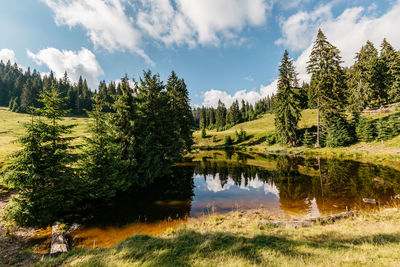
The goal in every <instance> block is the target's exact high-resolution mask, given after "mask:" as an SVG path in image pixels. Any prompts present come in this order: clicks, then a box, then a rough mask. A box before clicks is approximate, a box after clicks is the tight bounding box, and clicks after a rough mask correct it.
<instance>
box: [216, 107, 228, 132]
mask: <svg viewBox="0 0 400 267" xmlns="http://www.w3.org/2000/svg"><path fill="white" fill-rule="evenodd" d="M225 122H226V108H225V105H224V103H222V102H221V100H218V107H217V110H216V112H215V123H216V126H217V128H218V129H220V128H222V127H224V126H225Z"/></svg>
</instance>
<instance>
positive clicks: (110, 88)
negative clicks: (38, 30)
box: [0, 61, 122, 115]
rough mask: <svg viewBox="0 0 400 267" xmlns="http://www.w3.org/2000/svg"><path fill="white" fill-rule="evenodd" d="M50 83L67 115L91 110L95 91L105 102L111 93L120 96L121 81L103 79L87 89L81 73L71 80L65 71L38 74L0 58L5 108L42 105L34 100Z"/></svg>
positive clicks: (1, 99)
mask: <svg viewBox="0 0 400 267" xmlns="http://www.w3.org/2000/svg"><path fill="white" fill-rule="evenodd" d="M52 84H54V85H55V86H56V87H57V90H58V91H59V92H60V96H61V97H63V98H64V102H65V107H66V108H67V109H68V110H69V112H68V114H70V115H85V114H86V113H85V110H91V108H92V105H93V101H92V97H93V95H95V94H97V93H98V94H99V97H100V99H101V100H102V101H103V102H104V103H107V104H109V105H112V104H113V103H114V98H115V97H114V96H115V95H122V89H121V86H122V84H121V83H117V84H116V83H115V82H110V83H109V84H107V83H106V82H105V81H104V80H103V81H101V82H100V83H99V87H98V88H97V89H95V88H92V89H95V90H90V88H89V87H88V84H87V82H86V79H85V78H83V77H82V76H80V77H79V79H78V82H76V83H72V82H71V80H70V79H69V77H68V73H67V72H65V73H64V75H63V77H62V78H60V79H57V78H56V77H55V75H54V73H53V72H52V71H51V72H50V73H49V74H46V75H43V76H42V75H40V73H39V72H38V71H36V70H33V71H31V69H30V68H28V69H27V70H25V71H24V70H23V69H22V68H20V67H18V65H17V63H14V64H11V62H10V61H8V62H7V63H6V64H4V62H3V61H0V106H3V107H9V108H10V110H11V111H14V112H21V113H30V112H31V109H30V108H31V107H34V108H39V107H43V103H41V102H40V101H38V99H39V96H40V94H41V93H42V92H43V90H50V88H51V86H52ZM109 105H107V106H105V107H104V108H105V110H106V111H111V109H110V108H109Z"/></svg>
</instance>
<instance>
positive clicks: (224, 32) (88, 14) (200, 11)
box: [42, 0, 272, 64]
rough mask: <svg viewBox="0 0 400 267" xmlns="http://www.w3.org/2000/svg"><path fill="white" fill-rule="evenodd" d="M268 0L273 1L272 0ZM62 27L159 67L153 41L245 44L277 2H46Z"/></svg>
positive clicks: (159, 0) (106, 47)
mask: <svg viewBox="0 0 400 267" xmlns="http://www.w3.org/2000/svg"><path fill="white" fill-rule="evenodd" d="M267 1H268V2H267ZM42 2H44V3H45V4H46V5H48V6H49V7H50V8H51V9H52V10H53V12H54V19H55V22H56V24H57V25H67V26H69V27H76V26H82V27H83V28H84V29H85V30H86V31H87V35H88V36H89V38H90V40H91V41H92V43H93V44H94V46H95V47H102V48H104V49H106V50H107V51H109V52H114V51H119V50H123V51H124V50H129V51H131V52H134V53H137V54H139V55H141V56H142V57H143V58H144V59H145V60H146V61H147V62H148V63H150V64H153V62H152V61H151V59H150V58H149V57H148V56H147V55H146V53H145V52H144V50H143V48H142V46H143V41H144V40H145V39H146V40H147V38H148V39H150V40H151V41H154V40H156V41H159V42H160V43H162V44H165V45H167V46H170V45H188V46H189V47H195V46H197V45H198V44H200V45H216V46H218V45H220V44H221V42H223V41H226V43H229V44H236V45H240V44H242V43H243V41H244V40H245V37H242V36H240V32H241V31H242V30H243V29H244V28H245V27H246V26H260V25H263V24H264V23H265V22H266V15H267V11H268V10H270V9H271V7H272V0H252V1H247V0H202V1H192V0H136V1H127V0H42Z"/></svg>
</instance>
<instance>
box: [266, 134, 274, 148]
mask: <svg viewBox="0 0 400 267" xmlns="http://www.w3.org/2000/svg"><path fill="white" fill-rule="evenodd" d="M265 141H266V143H267V145H268V146H272V145H274V144H276V134H275V133H273V134H267V136H266V138H265Z"/></svg>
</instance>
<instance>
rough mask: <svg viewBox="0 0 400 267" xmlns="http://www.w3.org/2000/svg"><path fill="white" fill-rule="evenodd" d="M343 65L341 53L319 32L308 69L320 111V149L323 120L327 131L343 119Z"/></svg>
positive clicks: (318, 137)
mask: <svg viewBox="0 0 400 267" xmlns="http://www.w3.org/2000/svg"><path fill="white" fill-rule="evenodd" d="M341 63H342V59H341V57H340V51H339V49H337V48H336V47H335V46H333V45H332V44H330V43H329V42H328V41H327V39H326V37H325V35H324V34H323V33H322V31H321V30H318V34H317V38H316V40H315V41H314V45H313V48H312V51H311V55H310V60H309V61H308V66H307V72H308V73H310V74H311V75H312V77H311V87H313V89H312V90H313V91H314V92H315V98H316V102H317V108H318V126H317V144H316V146H317V147H319V146H320V128H321V123H320V117H321V118H322V126H323V128H325V129H326V128H329V126H330V125H331V124H334V123H337V122H338V121H339V120H342V119H343V118H344V106H345V105H346V99H347V97H346V92H347V89H346V83H345V73H344V70H343V68H342V67H341Z"/></svg>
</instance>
